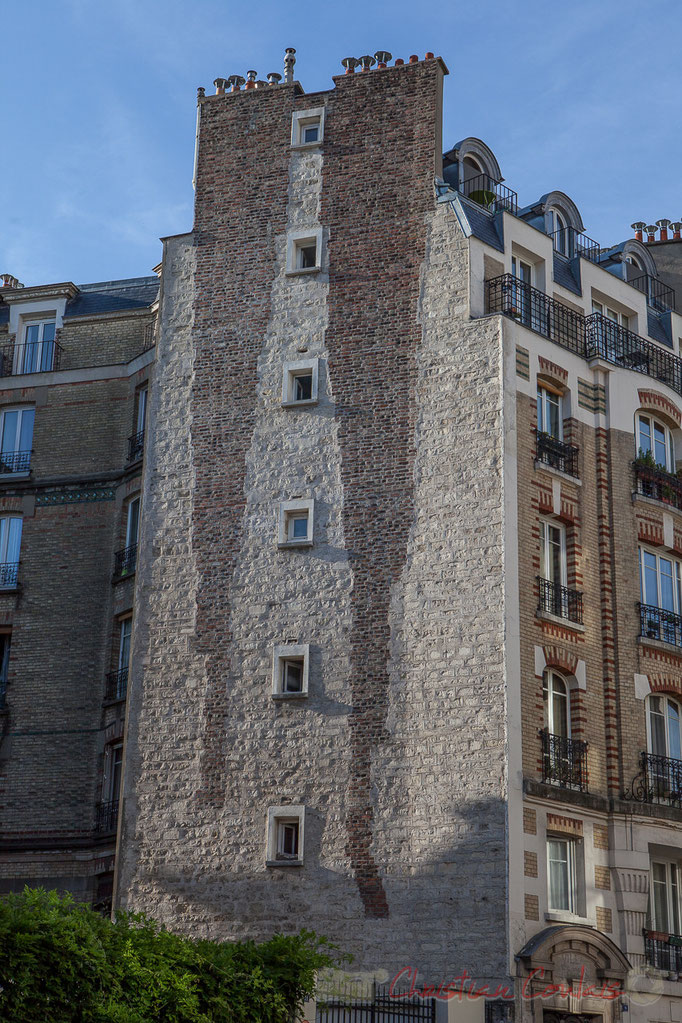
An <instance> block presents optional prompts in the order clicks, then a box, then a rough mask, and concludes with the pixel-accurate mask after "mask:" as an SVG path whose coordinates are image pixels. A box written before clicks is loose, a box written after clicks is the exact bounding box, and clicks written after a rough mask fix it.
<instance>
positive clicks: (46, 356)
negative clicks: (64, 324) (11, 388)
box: [0, 341, 63, 377]
mask: <svg viewBox="0 0 682 1023" xmlns="http://www.w3.org/2000/svg"><path fill="white" fill-rule="evenodd" d="M62 354H63V349H62V346H61V345H60V344H58V343H57V342H56V341H36V342H32V343H31V344H27V345H17V344H10V345H1V346H0V376H2V377H11V376H18V375H19V374H21V373H49V372H50V371H51V370H55V369H59V366H60V364H61V360H62Z"/></svg>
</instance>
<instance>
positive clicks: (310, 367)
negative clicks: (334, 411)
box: [282, 359, 320, 408]
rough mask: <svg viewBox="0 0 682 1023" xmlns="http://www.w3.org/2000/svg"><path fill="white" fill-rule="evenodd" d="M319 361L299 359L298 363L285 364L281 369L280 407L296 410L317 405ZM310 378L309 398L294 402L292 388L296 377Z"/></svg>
mask: <svg viewBox="0 0 682 1023" xmlns="http://www.w3.org/2000/svg"><path fill="white" fill-rule="evenodd" d="M319 361H320V360H319V359H301V360H299V361H298V362H285V363H284V366H283V368H282V406H283V407H284V408H298V407H299V406H301V405H317V401H318V382H319ZM308 375H310V376H311V377H312V380H311V386H310V397H309V398H302V399H300V400H298V401H297V400H296V399H295V397H294V388H295V383H296V377H299V376H308Z"/></svg>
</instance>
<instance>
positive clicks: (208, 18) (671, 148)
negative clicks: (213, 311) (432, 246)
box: [0, 0, 682, 284]
mask: <svg viewBox="0 0 682 1023" xmlns="http://www.w3.org/2000/svg"><path fill="white" fill-rule="evenodd" d="M2 28H3V44H4V45H3V58H2V67H1V70H0V81H1V83H2V96H3V104H2V108H3V121H4V124H3V141H4V145H3V150H2V154H3V159H2V198H1V199H0V202H1V203H2V217H1V220H0V223H1V224H2V228H1V229H0V271H1V272H5V271H6V272H9V273H13V274H15V275H16V276H17V277H19V278H20V279H21V280H22V281H23V282H24V283H25V284H39V283H47V282H54V281H63V280H73V281H75V282H76V283H85V282H89V281H102V280H111V279H116V278H122V277H136V276H142V275H145V274H149V273H150V272H151V268H152V267H153V266H154V265H155V263H157V262H158V261H159V259H160V255H161V246H160V244H159V241H158V239H159V237H160V236H162V235H167V234H175V233H177V232H181V231H185V230H188V229H189V228H190V227H191V224H192V201H193V193H192V186H191V175H192V159H193V147H194V121H195V99H196V88H197V86H199V85H203V86H205V87H206V90H207V92H208V91H211V90H212V82H213V79H214V78H216V77H218V76H224V77H227V76H228V75H230V74H242V75H243V74H245V72H246V71H247V70H248V69H249V68H255V69H257V70H258V72H259V77H265V74H266V73H267V72H268V71H280V72H281V70H282V60H283V54H284V49H285V47H286V46H295V47H296V49H297V64H296V74H297V78H298V79H299V80H300V82H301V84H302V85H303V88H304V89H305V90H306V91H307V92H313V91H316V90H318V89H325V88H330V87H331V86H332V81H331V76H332V75H335V74H339V73H341V72H342V70H343V69H342V67H341V63H340V61H341V58H342V57H345V56H348V55H353V56H360V55H361V54H363V53H374V52H375V51H376V50H379V49H387V50H389V51H390V52H392V53H393V55H394V56H399V57H403V58H404V59H407V58H408V57H409V55H410V54H411V53H417V54H419V56H420V57H423V55H424V53H425V52H426V51H427V50H432V51H434V52H435V53H436V54H439V55H441V56H442V57H443V59H444V60H445V62H446V64H447V65H448V68H449V70H450V75H449V77H448V78H446V80H445V101H444V132H443V142H444V145H445V147H446V148H449V147H450V146H451V145H452V144H453V143H454V142H456V141H457V140H459V139H461V138H464V137H466V136H467V135H476V136H479V137H480V138H482V139H484V140H485V141H486V142H487V143H488V144H489V145H490V147H491V148H492V149H493V151H494V152H495V154H496V155H497V157H498V160H499V162H500V166H501V168H502V173H503V174H504V177H505V179H506V183H507V184H508V185H510V186H511V187H512V188H514V189H515V190H516V191H517V192H518V193H519V201H520V203H521V204H522V205H525V204H527V203H528V202H530V201H532V200H533V199H536V198H537V197H538V196H540V195H541V194H543V193H544V192H547V191H550V190H551V189H554V188H558V189H561V190H563V191H565V192H567V193H568V194H569V195H570V196H571V197H572V198H573V199H574V200H575V202H576V203H577V204H578V207H579V208H580V210H581V212H582V215H583V220H584V223H585V228H586V230H587V233H588V234H589V235H591V236H592V237H593V238H595V239H597V240H598V241H599V242H600V243H601V244H602V245H606V244H612V243H615V242H617V241H620V240H622V239H623V238H625V237H628V236H629V235H630V234H631V232H630V228H629V225H630V224H631V223H632V222H633V221H634V220H640V219H641V220H645V221H646V222H647V223H653V222H654V221H655V220H657V219H660V218H661V217H667V218H669V219H670V220H680V219H682V187H681V186H680V168H681V167H682V132H681V131H680V107H681V97H682V71H681V70H680V68H681V63H680V58H679V45H680V37H681V35H682V32H681V30H682V3H681V2H680V0H645V2H642V0H573V2H572V3H571V4H561V3H556V2H549V0H527V2H524V3H521V2H518V0H506V2H504V0H487V2H486V3H481V2H477V0H470V2H468V3H466V4H463V3H454V2H452V3H447V4H424V3H422V4H419V3H414V2H413V0H411V2H406V0H396V2H394V3H392V4H390V5H389V4H384V3H372V0H368V2H364V3H363V2H359V0H349V2H346V3H345V4H332V3H325V2H320V3H311V2H308V0H301V2H298V3H282V2H278V3H275V2H273V0H259V2H257V3H256V2H253V0H252V2H249V3H245V2H241V0H239V2H236V0H232V2H230V0H227V2H226V0H221V2H214V0H194V2H192V3H189V2H181V0H163V2H161V0H107V2H102V0H60V3H56V0H33V2H32V3H30V4H12V5H6V7H5V9H4V10H3V15H2Z"/></svg>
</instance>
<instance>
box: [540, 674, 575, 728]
mask: <svg viewBox="0 0 682 1023" xmlns="http://www.w3.org/2000/svg"><path fill="white" fill-rule="evenodd" d="M542 702H543V707H544V718H545V728H546V729H547V731H548V732H549V733H550V734H551V735H559V736H562V737H563V738H565V739H569V738H570V736H571V701H570V697H569V692H568V686H567V685H566V682H565V681H564V679H562V677H561V675H558V674H557V673H556V672H555V671H550V670H547V671H546V672H545V673H544V675H543V677H542Z"/></svg>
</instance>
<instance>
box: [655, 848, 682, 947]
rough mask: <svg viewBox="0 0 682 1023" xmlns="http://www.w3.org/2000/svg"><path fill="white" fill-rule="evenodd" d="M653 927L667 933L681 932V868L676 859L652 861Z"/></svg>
mask: <svg viewBox="0 0 682 1023" xmlns="http://www.w3.org/2000/svg"><path fill="white" fill-rule="evenodd" d="M649 908H650V914H651V922H652V925H653V929H654V930H656V931H663V932H664V933H666V934H675V935H679V933H680V916H681V914H680V869H679V864H678V863H676V862H674V861H667V860H652V861H651V897H650V901H649Z"/></svg>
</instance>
